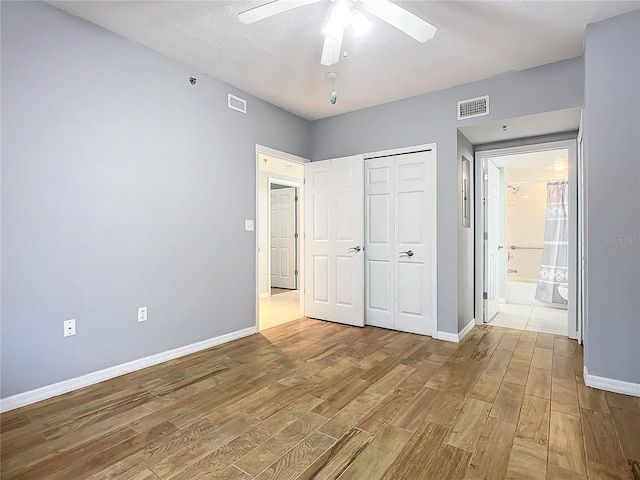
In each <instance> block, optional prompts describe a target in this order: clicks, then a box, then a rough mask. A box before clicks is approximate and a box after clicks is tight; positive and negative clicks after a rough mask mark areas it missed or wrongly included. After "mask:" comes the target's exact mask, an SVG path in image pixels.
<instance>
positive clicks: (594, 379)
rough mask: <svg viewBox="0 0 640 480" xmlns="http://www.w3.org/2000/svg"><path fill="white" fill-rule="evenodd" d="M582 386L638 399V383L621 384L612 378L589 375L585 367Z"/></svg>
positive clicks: (639, 391)
mask: <svg viewBox="0 0 640 480" xmlns="http://www.w3.org/2000/svg"><path fill="white" fill-rule="evenodd" d="M584 384H585V385H586V386H587V387H591V388H597V389H599V390H607V391H608V392H615V393H621V394H623V395H632V396H634V397H640V383H631V382H623V381H622V380H614V379H613V378H606V377H598V376H596V375H589V372H588V371H587V367H584Z"/></svg>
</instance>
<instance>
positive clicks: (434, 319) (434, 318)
mask: <svg viewBox="0 0 640 480" xmlns="http://www.w3.org/2000/svg"><path fill="white" fill-rule="evenodd" d="M425 150H430V151H431V152H433V175H434V178H435V179H437V170H438V169H437V159H438V154H437V146H436V144H435V143H427V144H423V145H415V146H411V147H404V148H396V149H390V150H382V151H378V152H371V153H367V154H365V155H364V160H365V161H367V160H372V159H375V158H380V157H387V156H396V155H403V154H407V153H416V152H421V151H425ZM437 190H438V187H437V181H436V182H435V189H434V197H433V202H434V207H433V208H434V211H435V212H437V210H438V205H437V202H438V192H437ZM432 240H433V241H432V243H431V250H432V251H431V256H432V259H433V269H432V272H431V275H432V278H431V284H432V285H433V287H434V288H433V289H432V293H431V294H432V299H431V305H432V312H431V336H432V337H433V338H438V231H437V217H436V221H435V222H434V229H433V238H432ZM365 256H366V252H365ZM365 281H367V280H366V279H365Z"/></svg>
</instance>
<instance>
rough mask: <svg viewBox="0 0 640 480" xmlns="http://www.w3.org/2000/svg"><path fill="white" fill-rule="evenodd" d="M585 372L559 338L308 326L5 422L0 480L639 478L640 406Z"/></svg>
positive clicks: (572, 346) (572, 347)
mask: <svg viewBox="0 0 640 480" xmlns="http://www.w3.org/2000/svg"><path fill="white" fill-rule="evenodd" d="M581 375H582V349H581V348H580V347H579V346H578V345H577V344H576V343H575V342H573V341H570V340H568V339H567V338H563V337H558V336H556V337H554V336H553V335H547V334H542V333H534V332H524V331H516V330H508V329H504V328H499V327H490V326H481V327H476V328H475V329H474V330H473V331H472V332H471V333H470V334H469V336H467V338H465V340H464V341H463V342H461V343H460V344H453V343H447V342H442V341H438V340H433V339H431V338H428V337H423V336H419V335H411V334H405V333H399V332H392V331H388V330H384V329H379V328H370V327H366V328H362V329H361V328H352V327H345V326H342V325H336V324H332V323H328V322H321V321H316V320H310V319H300V320H297V321H295V322H292V323H289V324H286V325H283V326H280V327H275V328H272V329H270V330H267V331H264V332H263V333H262V334H258V335H253V336H251V337H247V338H244V339H241V340H237V341H234V342H232V343H228V344H225V345H221V346H218V347H215V348H212V349H209V350H206V351H202V352H199V353H196V354H193V355H189V356H187V357H183V358H181V359H177V360H172V361H170V362H166V363H163V364H161V365H157V366H154V367H151V368H148V369H145V370H140V371H138V372H134V373H131V374H129V375H125V376H122V377H118V378H116V379H113V380H110V381H107V382H103V383H101V384H97V385H94V386H91V387H88V388H85V389H82V390H78V391H75V392H71V393H69V394H66V395H62V396H60V397H56V398H53V399H50V400H46V401H44V402H40V403H38V404H34V405H31V406H28V407H25V408H22V409H19V410H14V411H11V412H7V413H6V414H3V415H1V416H0V419H1V431H0V432H1V435H0V440H1V447H2V449H1V451H0V460H1V475H0V476H1V478H2V479H3V480H4V479H6V480H9V479H52V480H56V479H64V480H75V479H95V480H97V479H129V480H158V479H162V480H178V479H181V480H187V479H214V480H215V479H241V480H251V479H256V480H268V479H292V480H293V479H299V480H311V479H315V480H320V479H338V478H340V479H341V480H374V479H386V480H400V479H408V480H426V479H466V478H468V479H490V480H492V479H501V478H509V479H563V478H577V479H586V478H594V479H595V478H598V479H606V478H611V479H633V478H634V477H633V473H632V468H635V471H636V472H639V473H640V471H639V467H638V462H640V398H634V397H627V396H624V395H618V394H614V393H605V392H603V391H599V390H594V389H591V388H588V387H585V386H584V382H583V380H582V377H581ZM634 462H636V463H635V465H634Z"/></svg>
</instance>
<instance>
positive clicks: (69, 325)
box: [64, 318, 76, 337]
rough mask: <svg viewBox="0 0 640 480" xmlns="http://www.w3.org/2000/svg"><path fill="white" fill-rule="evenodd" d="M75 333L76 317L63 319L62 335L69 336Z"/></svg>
mask: <svg viewBox="0 0 640 480" xmlns="http://www.w3.org/2000/svg"><path fill="white" fill-rule="evenodd" d="M75 334H76V319H75V318H71V319H69V320H65V321H64V336H65V337H70V336H72V335H75Z"/></svg>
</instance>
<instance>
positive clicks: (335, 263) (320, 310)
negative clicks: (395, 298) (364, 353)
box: [304, 155, 364, 327]
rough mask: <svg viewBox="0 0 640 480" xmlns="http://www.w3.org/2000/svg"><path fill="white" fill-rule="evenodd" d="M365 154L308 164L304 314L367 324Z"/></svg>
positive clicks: (305, 218) (337, 320)
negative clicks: (364, 206) (365, 314)
mask: <svg viewBox="0 0 640 480" xmlns="http://www.w3.org/2000/svg"><path fill="white" fill-rule="evenodd" d="M363 169H364V162H363V159H362V155H357V156H354V157H345V158H338V159H334V160H323V161H320V162H311V163H307V164H305V207H304V208H305V213H304V222H305V230H304V232H305V233H304V234H305V253H304V257H305V263H304V275H305V277H304V278H305V282H304V289H305V292H304V299H305V302H304V305H305V307H304V308H305V315H306V316H307V317H311V318H319V319H322V320H330V321H332V322H338V323H344V324H347V325H354V326H360V327H362V326H364V311H363V310H364V252H363V251H362V246H363V240H364V238H363V237H364V227H363V222H364V211H363V210H364V209H363V204H364V186H363V181H362V178H363V174H364V172H363Z"/></svg>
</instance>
